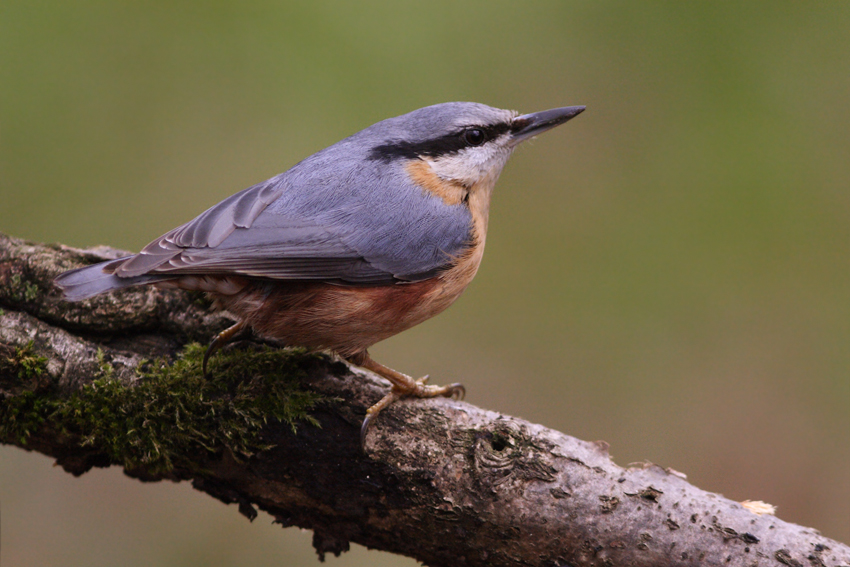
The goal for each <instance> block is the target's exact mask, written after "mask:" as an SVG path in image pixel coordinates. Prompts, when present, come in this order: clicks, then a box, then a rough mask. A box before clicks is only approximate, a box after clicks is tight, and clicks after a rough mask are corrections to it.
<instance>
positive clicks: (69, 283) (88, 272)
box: [53, 256, 173, 301]
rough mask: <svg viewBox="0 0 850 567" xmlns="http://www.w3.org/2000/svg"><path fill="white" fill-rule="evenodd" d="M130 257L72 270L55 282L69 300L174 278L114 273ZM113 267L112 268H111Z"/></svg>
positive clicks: (79, 299) (78, 299) (58, 277)
mask: <svg viewBox="0 0 850 567" xmlns="http://www.w3.org/2000/svg"><path fill="white" fill-rule="evenodd" d="M127 258H129V256H128V257H125V258H119V259H117V260H108V261H106V262H101V263H99V264H94V265H91V266H86V267H85V268H77V269H76V270H70V271H68V272H65V273H63V274H60V275H59V276H57V277H56V279H54V280H53V281H54V283H55V284H56V285H57V286H58V287H59V289H61V290H62V295H63V297H64V298H65V299H67V300H68V301H82V300H83V299H88V298H89V297H94V296H95V295H99V294H101V293H105V292H107V291H111V290H113V289H123V288H125V287H132V286H135V285H144V284H149V283H154V282H158V281H163V280H169V279H173V276H170V277H169V276H158V275H141V276H135V277H131V278H121V277H118V276H116V275H115V274H113V273H112V272H113V271H114V269H115V266H116V265H117V264H120V263H123V262H124V261H125V260H127ZM110 268H112V269H110Z"/></svg>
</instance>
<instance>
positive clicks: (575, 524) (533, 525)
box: [0, 235, 850, 566]
mask: <svg viewBox="0 0 850 567" xmlns="http://www.w3.org/2000/svg"><path fill="white" fill-rule="evenodd" d="M119 254H120V252H118V251H115V250H111V249H95V250H87V251H82V250H75V249H71V248H67V247H64V246H44V245H39V244H33V243H28V242H24V241H21V240H17V239H12V238H9V237H5V236H2V235H0V306H2V308H3V310H2V315H0V362H2V359H3V358H4V357H5V358H6V360H7V361H9V360H12V359H13V358H14V356H15V354H14V353H17V352H20V349H22V348H26V346H27V345H30V344H31V346H30V347H29V349H30V352H31V354H32V355H34V356H35V355H37V356H43V357H46V372H44V373H43V375H41V376H34V377H33V376H31V377H30V378H29V379H26V376H24V377H23V378H22V375H21V374H20V373H18V374H15V373H13V372H10V371H8V370H7V371H5V372H4V370H3V368H8V365H6V366H5V367H4V366H3V365H2V364H0V404H7V403H9V400H11V399H13V398H12V397H13V396H16V395H20V394H21V393H22V392H25V391H34V392H36V393H38V392H41V391H44V389H45V386H46V383H47V386H52V387H53V389H54V391H57V390H58V391H60V392H64V393H66V394H67V395H70V394H71V393H72V392H74V391H75V390H79V389H80V388H81V387H83V386H84V385H85V384H87V383H90V382H91V381H92V380H94V379H96V378H98V377H102V376H103V361H104V360H108V361H109V364H110V365H111V371H110V374H111V377H112V378H113V379H115V380H120V381H122V382H124V383H125V384H127V385H129V386H132V384H134V383H135V382H136V381H137V380H138V375H137V367H138V366H139V364H140V363H141V362H142V361H143V359H151V358H152V357H155V356H163V355H165V356H171V355H174V353H176V352H178V351H179V350H180V348H181V346H182V345H184V344H185V343H186V342H187V341H191V340H200V341H204V340H207V339H208V338H209V337H210V335H211V334H212V333H213V332H215V331H217V330H219V329H221V328H223V327H224V326H225V325H226V324H227V323H228V321H227V320H226V319H225V318H224V317H223V316H222V315H220V314H215V313H211V312H210V311H209V310H208V308H207V307H205V306H204V305H202V304H201V302H198V301H197V298H196V297H195V296H191V295H189V294H186V293H181V292H178V291H160V290H156V289H152V288H138V289H132V290H127V291H124V292H120V293H115V294H108V295H106V296H103V297H99V298H96V299H94V300H91V301H87V302H83V303H79V304H68V303H65V302H63V301H61V299H60V298H59V297H58V296H57V294H56V293H55V291H54V290H53V289H52V285H51V280H52V278H53V277H54V276H55V275H56V274H57V273H59V272H61V271H63V270H65V269H69V268H71V267H75V266H78V265H80V264H81V263H89V262H92V261H96V260H101V259H103V258H107V257H116V256H117V255H119ZM98 353H100V354H98ZM305 368H307V369H308V372H307V375H308V377H307V378H306V379H305V380H304V387H305V388H308V389H311V390H313V391H317V392H320V393H322V394H324V395H326V396H330V397H334V398H339V399H341V400H343V401H341V402H339V403H334V404H325V405H323V406H321V407H319V408H318V409H316V410H314V411H312V415H313V417H315V419H316V420H318V422H319V423H320V425H321V427H315V426H311V425H306V424H305V425H303V426H300V427H298V429H297V432H296V433H293V431H292V429H291V428H290V427H289V425H286V424H283V423H277V422H274V421H271V422H269V423H268V424H267V425H266V426H265V427H264V429H263V431H262V436H263V440H264V442H266V443H267V444H268V445H269V447H268V448H266V449H264V450H262V451H259V452H257V453H256V454H254V455H253V456H252V457H250V458H248V459H244V458H243V459H240V458H237V457H234V455H233V454H232V453H231V452H229V451H227V450H224V449H216V448H215V447H213V448H211V450H208V451H202V452H199V453H197V454H196V453H192V455H190V458H191V459H194V461H193V466H189V467H187V466H179V465H178V466H176V467H175V468H173V469H171V470H168V471H165V472H151V471H148V470H145V469H144V468H143V467H141V468H136V469H132V470H127V471H126V472H127V473H128V474H130V475H131V476H136V477H140V478H143V479H144V480H159V479H165V478H168V479H180V480H189V481H191V482H192V484H193V486H194V487H195V488H196V489H198V490H200V491H203V492H206V493H207V494H210V495H212V496H213V497H215V498H217V499H219V500H221V501H223V502H226V503H237V504H238V506H239V510H240V512H242V513H243V514H245V515H246V516H248V517H249V518H251V517H253V516H254V515H256V511H255V510H256V508H260V509H262V510H265V511H267V512H269V513H270V514H272V515H273V516H274V517H275V518H277V520H278V521H279V522H280V523H281V524H282V525H284V526H290V525H297V526H301V527H304V528H308V529H311V530H313V531H314V545H315V547H316V549H317V551H318V552H319V554H320V555H323V554H325V553H328V552H330V553H336V554H338V553H340V552H342V551H345V550H347V549H348V545H349V542H350V541H354V542H357V543H360V544H363V545H365V546H367V547H371V548H376V549H383V550H387V551H391V552H394V553H399V554H403V555H408V556H411V557H414V558H416V559H418V560H420V561H422V562H424V563H425V564H427V565H433V566H438V565H441V566H442V565H444V566H458V565H488V566H501V565H540V566H556V565H646V566H657V565H741V566H752V565H764V566H768V565H770V566H773V565H776V566H779V565H786V566H797V565H800V566H802V565H812V566H821V565H828V566H839V565H844V566H848V565H850V548H848V547H847V546H846V545H844V544H841V543H839V542H836V541H832V540H829V539H827V538H824V537H822V536H821V535H819V534H818V533H817V532H816V531H815V530H813V529H810V528H805V527H801V526H797V525H794V524H790V523H787V522H784V521H782V520H780V519H778V518H776V517H775V516H772V515H770V514H764V515H757V514H755V513H753V512H751V511H750V510H749V509H748V508H747V507H745V506H742V505H741V504H740V503H737V502H733V501H731V500H728V499H726V498H723V497H722V496H719V495H716V494H711V493H708V492H705V491H702V490H700V489H698V488H696V487H694V486H692V485H690V484H688V483H687V482H686V480H685V479H684V478H683V476H682V475H680V474H678V473H676V472H675V471H670V470H665V469H662V468H660V467H658V466H655V465H649V464H647V465H645V466H639V467H630V468H621V467H619V466H617V465H616V464H614V462H613V461H612V460H611V459H610V457H609V456H608V453H607V447H606V445H605V444H604V443H589V442H585V441H580V440H578V439H574V438H572V437H569V436H567V435H564V434H562V433H559V432H557V431H553V430H550V429H547V428H545V427H542V426H540V425H536V424H533V423H529V422H527V421H523V420H520V419H516V418H513V417H509V416H505V415H501V414H498V413H494V412H490V411H486V410H483V409H480V408H477V407H475V406H472V405H470V404H467V403H463V402H458V401H452V400H446V399H436V400H427V401H422V400H406V401H403V402H399V403H397V404H395V405H393V406H392V407H390V408H389V409H387V410H385V411H384V412H383V413H382V414H381V415H380V418H379V419H377V420H376V422H375V423H374V427H372V428H371V429H370V432H369V435H368V436H367V440H366V447H365V452H364V451H363V449H361V446H360V441H359V427H360V423H361V420H362V417H363V415H364V412H365V408H366V407H368V406H369V405H370V404H371V403H374V402H375V401H376V400H377V399H379V398H380V396H381V395H382V394H383V393H384V392H385V391H386V383H385V382H383V381H382V380H380V379H378V378H376V377H374V376H371V375H367V374H364V373H362V372H360V371H358V370H356V369H353V368H350V367H349V366H347V365H345V364H342V363H340V362H338V361H334V360H332V359H331V358H328V357H322V358H315V357H314V358H310V359H309V360H308V359H305ZM0 409H2V408H0ZM0 441H2V442H3V443H6V444H15V445H19V446H22V447H23V448H25V449H28V450H35V451H39V452H41V453H44V454H47V455H51V456H53V457H55V458H56V459H57V461H58V462H59V464H61V465H62V466H63V467H64V468H65V469H66V470H68V471H69V472H72V473H74V474H82V473H83V472H85V471H87V470H89V469H90V468H91V467H92V466H109V465H112V464H116V463H115V462H113V461H114V459H111V458H110V457H109V456H108V455H106V454H104V453H103V452H102V451H99V450H98V448H97V447H92V446H88V445H85V444H84V443H82V441H81V439H80V438H79V436H74V435H68V434H67V433H66V432H65V433H63V432H62V431H59V430H57V429H56V428H53V427H51V426H50V424H45V425H44V426H43V427H40V428H39V429H38V430H34V431H30V432H29V435H28V436H27V437H26V438H10V436H6V438H3V439H0Z"/></svg>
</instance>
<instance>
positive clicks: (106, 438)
mask: <svg viewBox="0 0 850 567" xmlns="http://www.w3.org/2000/svg"><path fill="white" fill-rule="evenodd" d="M203 354H204V347H202V346H200V345H198V344H191V345H188V346H187V347H186V348H185V349H184V351H183V353H182V354H181V355H180V356H179V357H178V358H177V360H175V361H173V362H167V361H164V360H159V361H155V362H148V363H145V364H144V365H142V366H141V368H142V370H141V372H140V375H139V379H138V381H137V382H136V383H135V384H134V385H133V386H131V387H127V386H125V385H124V384H122V383H121V382H119V381H118V380H115V379H113V378H112V374H113V372H114V370H113V368H112V366H111V364H109V362H108V361H106V360H105V357H104V355H103V354H102V353H100V354H99V355H98V362H99V364H100V366H101V369H102V374H101V377H100V378H98V379H96V380H94V381H93V382H91V383H90V384H88V385H87V386H85V387H84V388H82V389H81V390H79V391H77V392H74V393H73V394H71V395H70V396H62V395H61V394H60V393H59V392H53V393H50V394H49V395H45V394H44V393H40V394H33V393H31V392H27V393H24V394H21V395H18V396H13V397H11V398H7V399H6V400H4V401H3V404H2V405H0V438H2V439H7V440H13V439H14V440H16V441H18V442H20V443H22V444H24V443H25V442H26V439H27V438H28V437H29V436H30V435H33V434H34V433H35V432H38V431H40V430H41V429H42V428H43V427H50V428H53V429H55V430H58V431H59V432H61V433H63V434H67V435H70V436H72V438H74V439H79V443H80V445H81V446H90V447H92V448H93V449H95V450H96V451H97V452H99V453H103V454H105V455H107V456H108V457H109V459H110V461H111V462H113V463H115V464H120V465H122V466H124V467H126V468H128V469H131V470H144V471H146V472H148V473H149V474H157V473H163V472H168V471H170V470H172V469H173V468H174V467H180V468H186V469H196V468H197V464H196V463H197V462H198V460H199V458H203V457H204V456H205V455H207V456H208V455H210V454H217V453H220V452H222V451H224V450H225V449H226V450H229V451H230V452H231V453H232V454H233V455H234V456H236V458H242V457H248V456H250V455H252V454H253V453H255V452H256V451H258V450H262V449H265V448H268V447H269V446H268V445H267V443H265V442H264V441H263V439H262V436H261V432H262V429H263V427H264V426H265V425H266V424H267V423H270V422H282V423H285V424H288V425H289V426H290V427H291V428H292V430H293V431H295V428H296V426H297V424H299V423H300V422H304V421H306V422H308V423H312V424H313V425H317V422H316V421H315V419H313V418H312V417H311V416H310V415H309V414H308V411H309V410H310V409H312V408H314V407H315V406H316V405H317V404H318V403H320V402H322V401H323V398H322V397H321V396H320V395H319V394H316V393H314V392H309V391H305V390H303V389H302V388H301V387H300V381H301V379H302V378H303V377H304V376H305V375H306V371H305V368H306V364H308V363H309V362H310V360H311V359H312V358H313V356H314V355H307V354H304V353H303V352H300V351H291V350H280V349H271V348H268V347H264V348H262V349H255V350H232V351H228V352H225V353H221V352H220V353H219V354H217V355H216V356H215V357H214V358H213V359H212V360H211V365H210V368H211V370H212V372H213V377H212V378H211V379H205V378H204V377H203V376H202V375H201V361H202V360H203Z"/></svg>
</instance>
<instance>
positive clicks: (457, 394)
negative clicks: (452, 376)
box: [444, 382, 466, 400]
mask: <svg viewBox="0 0 850 567" xmlns="http://www.w3.org/2000/svg"><path fill="white" fill-rule="evenodd" d="M446 388H448V392H446V393H445V394H444V395H445V396H446V397H447V398H454V399H455V400H462V399H463V398H465V397H466V388H464V387H463V384H461V383H460V382H455V383H454V384H449V385H448V386H446Z"/></svg>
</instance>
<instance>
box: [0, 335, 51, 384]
mask: <svg viewBox="0 0 850 567" xmlns="http://www.w3.org/2000/svg"><path fill="white" fill-rule="evenodd" d="M4 350H5V349H4ZM10 350H11V349H10ZM0 374H2V375H4V376H14V377H16V378H17V379H18V382H19V383H25V382H32V381H34V380H38V379H39V378H42V377H43V376H45V374H47V358H46V357H44V356H39V355H38V354H36V353H35V350H34V349H33V342H32V341H30V342H29V343H27V345H26V346H23V347H18V348H15V349H14V350H13V351H11V352H10V353H4V352H0Z"/></svg>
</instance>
